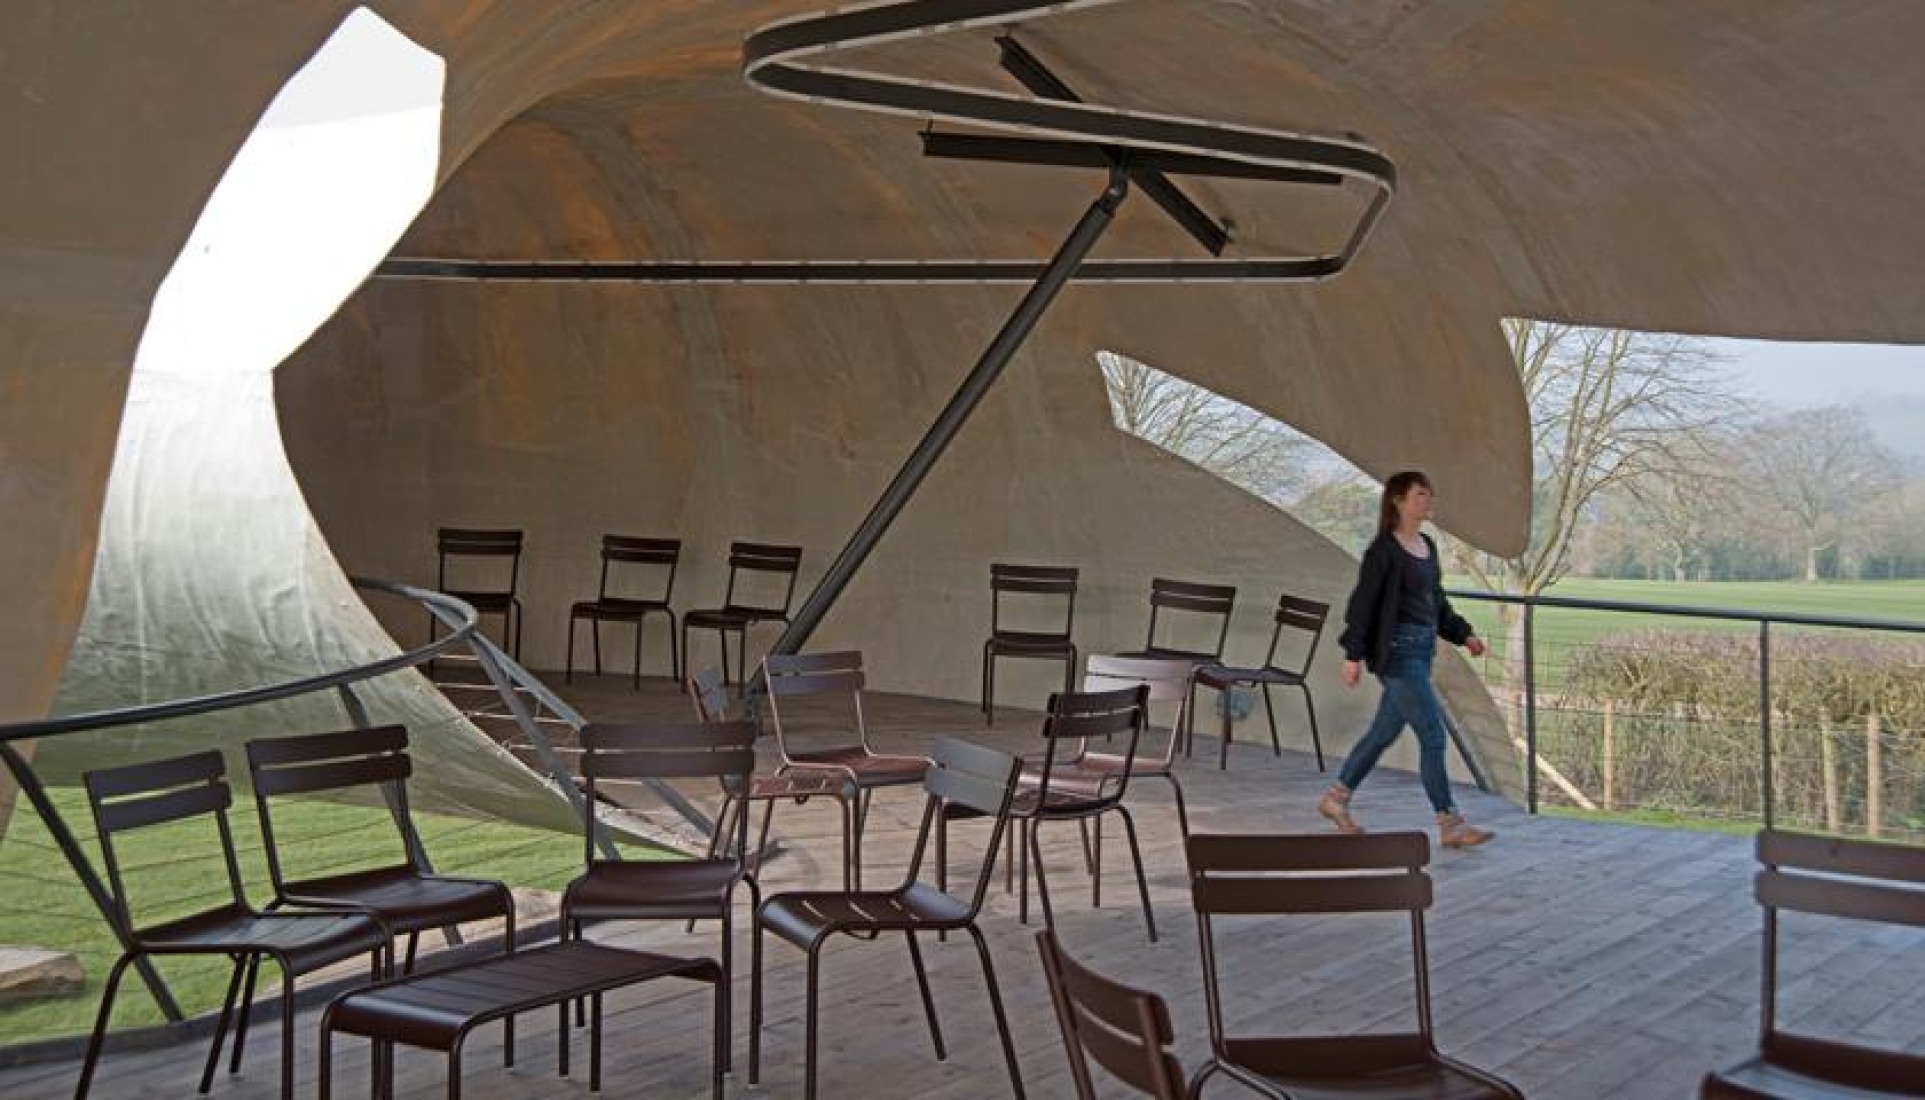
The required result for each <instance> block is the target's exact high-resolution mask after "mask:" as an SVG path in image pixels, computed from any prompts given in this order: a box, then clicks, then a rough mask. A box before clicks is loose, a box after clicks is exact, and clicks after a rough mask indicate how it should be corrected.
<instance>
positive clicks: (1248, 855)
mask: <svg viewBox="0 0 1925 1100" xmlns="http://www.w3.org/2000/svg"><path fill="white" fill-rule="evenodd" d="M1184 844H1185V848H1186V852H1187V855H1188V857H1189V861H1190V869H1191V871H1192V872H1193V873H1202V872H1225V873H1228V872H1246V873H1248V872H1289V871H1361V870H1370V869H1383V870H1391V869H1397V868H1403V869H1407V870H1416V869H1417V868H1420V867H1423V866H1425V865H1426V864H1428V863H1429V862H1430V838H1429V837H1426V836H1425V835H1424V834H1422V833H1414V832H1406V833H1363V834H1358V835H1353V836H1331V835H1325V834H1312V835H1265V834H1261V833H1256V834H1237V833H1212V834H1200V835H1197V836H1192V837H1189V838H1187V839H1186V840H1185V842H1184Z"/></svg>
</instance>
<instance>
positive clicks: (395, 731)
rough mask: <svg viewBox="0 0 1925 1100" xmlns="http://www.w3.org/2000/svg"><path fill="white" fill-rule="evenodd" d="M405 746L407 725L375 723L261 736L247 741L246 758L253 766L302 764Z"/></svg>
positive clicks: (383, 751) (400, 749) (400, 748)
mask: <svg viewBox="0 0 1925 1100" xmlns="http://www.w3.org/2000/svg"><path fill="white" fill-rule="evenodd" d="M407 747H408V729H407V727H406V726H376V727H374V728H373V729H365V730H340V731H337V732H334V733H300V734H295V735H293V736H291V737H262V738H259V739H256V740H253V741H249V742H248V743H247V762H248V764H250V765H252V766H253V767H256V768H260V767H264V766H270V765H277V764H302V763H307V762H308V761H312V760H334V759H337V758H339V757H343V756H374V755H376V754H379V753H388V752H401V751H402V750H404V749H406V748H407Z"/></svg>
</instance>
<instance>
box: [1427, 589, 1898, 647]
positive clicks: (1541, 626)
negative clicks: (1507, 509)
mask: <svg viewBox="0 0 1925 1100" xmlns="http://www.w3.org/2000/svg"><path fill="white" fill-rule="evenodd" d="M1449 583H1450V586H1451V587H1453V588H1459V589H1468V588H1470V587H1472V586H1471V585H1470V583H1469V582H1468V581H1467V580H1466V579H1465V578H1453V579H1452V580H1451V581H1450V582H1449ZM1546 594H1547V595H1552V596H1565V597H1571V598H1575V599H1588V600H1616V601H1620V602H1624V603H1640V604H1666V605H1670V606H1674V607H1702V608H1718V609H1724V610H1732V611H1765V612H1772V611H1775V612H1784V613H1791V614H1800V615H1823V616H1836V617H1840V618H1854V619H1890V620H1900V621H1904V620H1909V621H1912V622H1920V623H1925V581H1821V582H1818V583H1815V584H1807V583H1805V582H1803V581H1683V582H1679V581H1613V580H1582V579H1567V580H1563V581H1559V582H1558V583H1557V584H1556V585H1555V586H1554V587H1553V588H1551V590H1550V591H1549V592H1547V593H1546ZM1456 606H1457V610H1458V612H1459V613H1460V614H1462V615H1463V616H1464V617H1465V618H1467V619H1469V620H1470V621H1471V623H1472V624H1473V625H1475V626H1476V627H1477V632H1478V633H1479V634H1481V635H1483V636H1484V637H1485V638H1487V639H1490V640H1492V641H1493V642H1494V643H1496V650H1497V652H1496V653H1495V654H1494V656H1497V657H1501V656H1502V649H1503V631H1502V630H1501V629H1500V628H1499V626H1498V622H1497V608H1496V605H1495V604H1490V603H1485V602H1483V601H1479V600H1459V601H1456ZM1793 629H1795V628H1790V627H1775V628H1774V629H1773V635H1774V636H1775V637H1782V636H1783V635H1784V633H1785V632H1787V631H1791V630H1793ZM1651 630H1678V631H1744V632H1746V633H1753V632H1755V631H1756V630H1757V627H1756V626H1754V625H1752V624H1749V623H1723V622H1718V621H1715V620H1707V619H1692V618H1681V617H1677V616H1659V615H1644V614H1631V613H1625V612H1616V611H1588V610H1568V609H1564V608H1540V609H1539V610H1538V612H1537V622H1536V625H1535V633H1536V640H1537V659H1538V662H1539V663H1540V665H1541V666H1543V667H1545V668H1546V669H1547V670H1549V669H1555V667H1556V666H1557V665H1558V664H1560V663H1561V658H1562V654H1564V653H1565V652H1566V651H1568V650H1569V649H1570V648H1571V647H1573V646H1578V645H1585V644H1589V643H1592V642H1596V641H1597V640H1599V639H1601V638H1606V637H1610V636H1614V635H1624V634H1635V633H1641V632H1645V631H1651ZM1891 636H1892V637H1894V638H1902V637H1905V635H1902V634H1893V635H1891Z"/></svg>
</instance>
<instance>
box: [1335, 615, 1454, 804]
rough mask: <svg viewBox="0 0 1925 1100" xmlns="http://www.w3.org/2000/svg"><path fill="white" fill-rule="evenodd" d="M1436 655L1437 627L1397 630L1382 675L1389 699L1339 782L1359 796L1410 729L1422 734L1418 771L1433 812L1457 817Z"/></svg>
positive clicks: (1380, 706)
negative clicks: (1435, 677)
mask: <svg viewBox="0 0 1925 1100" xmlns="http://www.w3.org/2000/svg"><path fill="white" fill-rule="evenodd" d="M1436 655H1437V630H1436V628H1435V627H1431V626H1420V625H1417V624H1414V623H1398V624H1397V632H1396V633H1395V634H1393V635H1391V639H1390V663H1389V664H1388V665H1387V666H1385V667H1384V668H1383V669H1381V670H1379V672H1378V677H1379V678H1380V679H1381V680H1383V683H1384V694H1383V697H1382V698H1380V699H1379V700H1378V701H1377V715H1376V717H1374V718H1372V719H1371V720H1370V728H1369V729H1368V730H1366V731H1364V736H1363V739H1362V740H1361V741H1358V742H1357V747H1356V748H1353V749H1351V750H1350V756H1349V757H1348V758H1347V759H1345V760H1344V762H1343V770H1342V771H1339V772H1338V773H1337V782H1339V783H1342V784H1343V785H1344V786H1345V787H1346V788H1348V789H1350V790H1353V791H1354V790H1356V789H1357V784H1359V783H1362V782H1363V781H1364V777H1365V776H1368V775H1369V774H1370V769H1372V768H1374V767H1376V766H1377V758H1378V757H1380V756H1382V755H1383V754H1384V750H1385V749H1387V748H1389V747H1390V745H1391V742H1393V741H1395V740H1397V735H1398V734H1400V733H1402V732H1404V727H1405V726H1410V727H1411V728H1412V729H1414V730H1416V731H1417V747H1418V750H1419V752H1418V761H1419V771H1420V773H1421V774H1422V776H1423V780H1424V793H1425V794H1426V795H1429V796H1430V805H1431V808H1432V809H1434V810H1436V811H1437V812H1438V813H1440V814H1441V813H1450V812H1452V811H1453V809H1454V807H1453V806H1452V804H1451V800H1450V779H1449V777H1448V776H1447V774H1446V773H1445V771H1444V738H1445V736H1446V735H1445V733H1444V706H1443V704H1442V703H1441V702H1439V701H1438V699H1437V689H1436V688H1435V687H1432V686H1431V682H1430V663H1431V660H1432V658H1434V657H1435V656H1436Z"/></svg>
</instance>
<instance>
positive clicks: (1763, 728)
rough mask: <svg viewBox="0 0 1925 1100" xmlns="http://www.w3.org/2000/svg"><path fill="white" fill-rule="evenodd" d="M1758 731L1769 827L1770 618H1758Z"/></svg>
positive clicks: (1770, 803) (1770, 795) (1763, 795)
mask: <svg viewBox="0 0 1925 1100" xmlns="http://www.w3.org/2000/svg"><path fill="white" fill-rule="evenodd" d="M1758 731H1759V737H1760V739H1761V749H1762V751H1761V752H1760V754H1759V758H1758V759H1759V765H1760V766H1759V769H1758V772H1759V782H1760V783H1761V784H1763V786H1764V790H1763V791H1762V792H1761V798H1760V805H1761V806H1762V807H1763V808H1764V818H1765V828H1767V829H1769V828H1771V817H1772V809H1773V806H1772V802H1773V798H1772V786H1773V784H1772V780H1771V620H1770V619H1759V620H1758Z"/></svg>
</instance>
